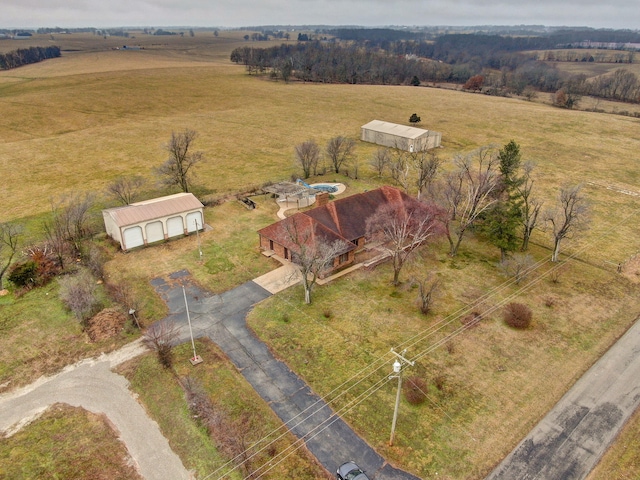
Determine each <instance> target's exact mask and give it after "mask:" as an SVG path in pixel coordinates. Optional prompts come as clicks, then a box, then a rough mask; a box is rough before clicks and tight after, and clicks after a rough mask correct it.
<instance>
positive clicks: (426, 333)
mask: <svg viewBox="0 0 640 480" xmlns="http://www.w3.org/2000/svg"><path fill="white" fill-rule="evenodd" d="M637 213H638V212H636V211H634V212H632V213H631V214H629V215H627V216H626V217H624V218H623V219H622V220H620V221H619V222H617V223H616V224H614V225H612V226H611V227H610V228H608V229H606V230H605V231H604V232H602V233H600V234H599V235H598V236H597V238H596V239H594V240H591V241H588V242H585V243H584V244H583V246H582V247H580V248H579V249H578V250H577V251H575V252H574V253H573V254H571V255H569V257H568V258H569V260H572V259H575V258H576V257H577V255H578V254H580V253H582V252H584V251H586V250H587V248H589V247H591V246H593V244H595V243H596V241H597V240H599V239H602V238H603V237H604V236H605V235H608V234H609V233H611V231H613V230H614V229H615V228H617V227H618V226H619V225H621V224H623V223H624V222H626V221H628V220H629V219H630V218H631V217H633V216H634V215H637ZM548 263H551V262H550V259H544V260H540V261H538V262H536V263H535V264H534V265H532V266H531V267H529V268H527V269H526V271H525V273H524V275H523V276H524V277H525V278H526V277H527V276H529V275H530V274H532V273H533V272H535V271H536V270H538V269H539V268H541V267H542V266H544V265H546V264H548ZM565 263H566V261H565V262H562V263H559V264H556V265H555V266H554V267H553V268H552V269H551V270H548V271H547V272H545V273H543V274H542V275H540V276H539V277H537V278H536V279H533V280H532V281H530V282H529V283H527V284H526V285H524V286H522V287H520V288H519V289H518V290H517V291H516V292H513V293H512V294H510V295H508V296H507V297H506V298H505V299H503V300H501V301H500V302H498V304H496V305H493V306H492V307H490V308H489V310H488V311H487V312H485V315H486V314H487V313H493V312H494V311H495V310H497V309H498V308H499V307H501V306H503V305H504V304H505V303H507V302H508V301H510V300H512V299H514V298H517V297H518V296H519V295H521V294H522V292H525V291H527V290H528V289H530V288H532V287H533V286H534V285H536V284H537V283H539V282H540V281H542V280H543V279H544V278H546V277H547V276H548V275H550V274H551V273H552V272H553V271H555V270H557V269H558V268H561V267H562V266H563V265H564V264H565ZM243 267H244V266H243ZM244 268H245V269H246V267H244ZM247 270H248V269H247ZM514 284H517V281H516V279H515V278H511V279H509V280H507V281H505V282H503V283H502V284H500V285H497V286H495V287H494V288H492V289H491V290H489V291H488V292H487V293H485V294H483V295H482V296H481V297H480V298H479V299H477V300H476V301H475V302H474V303H473V304H472V305H470V306H467V307H462V308H460V309H458V310H457V311H456V312H454V313H452V314H450V315H448V316H447V317H446V318H445V319H443V320H442V321H440V322H438V323H436V324H435V325H432V326H430V327H429V328H427V329H425V330H423V331H422V332H419V333H417V334H415V335H414V336H413V337H411V338H410V339H408V340H405V341H404V342H403V343H402V344H401V345H399V347H401V348H404V347H407V346H415V345H417V344H419V343H421V342H422V341H425V340H426V339H428V338H429V337H430V336H432V335H434V334H435V333H437V332H438V331H440V330H442V329H443V328H445V327H446V326H448V325H450V324H451V323H452V322H453V321H455V320H458V319H460V318H461V317H462V316H463V315H465V314H468V313H470V312H471V311H473V309H475V308H477V307H478V306H479V305H481V304H483V303H485V302H486V301H488V300H489V299H491V298H492V297H494V296H495V295H497V294H499V293H501V292H503V291H504V290H506V289H508V288H509V287H512V286H513V285H514ZM285 302H286V303H288V304H289V305H291V306H293V305H292V304H291V303H290V302H288V301H286V300H285ZM293 307H294V308H296V309H297V310H299V311H300V313H301V314H302V315H305V316H306V317H307V318H309V319H311V320H313V321H314V322H316V323H319V322H317V321H316V320H315V319H313V318H312V317H310V316H309V315H306V314H305V313H304V312H302V311H301V310H300V309H299V308H298V307H297V306H293ZM319 325H321V326H323V327H324V328H328V327H327V326H326V325H324V324H322V323H319ZM474 325H475V323H471V324H469V325H462V326H461V327H459V328H457V329H455V330H454V331H453V332H452V333H450V334H449V335H446V336H445V337H444V338H442V339H440V340H438V341H437V342H436V343H434V344H432V345H431V346H429V347H428V348H426V349H425V350H423V351H422V352H420V353H419V354H417V355H415V356H414V357H413V359H412V360H413V361H418V360H419V359H420V358H423V357H424V356H426V355H427V354H429V353H431V352H433V351H434V350H435V349H436V348H438V347H440V346H442V345H444V344H446V343H447V342H448V341H450V340H451V339H453V338H455V337H456V336H457V335H459V334H461V333H462V332H464V331H466V330H468V329H469V328H471V327H472V326H474ZM436 327H437V328H436ZM332 333H335V332H333V331H332ZM388 355H389V354H388V353H385V354H384V355H381V356H379V357H378V358H377V359H375V360H373V361H372V362H370V363H369V364H368V365H367V366H365V367H364V368H362V369H361V370H360V371H359V372H357V373H356V374H355V375H353V376H352V377H350V378H349V379H347V380H346V381H344V382H343V383H342V384H340V385H339V386H338V387H336V388H334V389H333V390H332V391H331V392H329V394H327V395H325V396H324V397H321V398H320V399H319V400H318V401H316V402H315V403H314V404H313V405H311V406H310V407H308V408H307V409H305V410H304V411H303V412H301V413H300V414H298V415H296V416H295V417H294V419H296V418H298V417H299V416H301V415H302V414H303V413H304V412H306V411H307V410H309V409H310V408H311V407H313V406H315V405H317V404H318V403H319V402H321V401H325V403H326V405H327V406H330V405H331V403H333V402H335V401H336V400H337V399H339V398H340V397H342V396H343V395H346V393H347V392H348V391H349V390H351V389H352V388H354V387H355V386H356V385H358V384H360V383H361V382H363V381H364V380H366V379H368V378H369V377H371V376H372V375H373V374H374V373H375V372H377V371H379V370H380V369H381V368H382V367H383V366H384V365H380V366H378V367H376V368H374V369H373V370H372V371H371V372H370V373H368V374H367V375H366V376H364V377H363V378H361V379H360V380H358V381H357V382H356V383H355V384H353V385H351V386H350V387H348V388H347V389H346V390H344V391H342V392H341V393H340V394H339V395H337V396H336V397H334V398H333V399H332V400H325V399H327V398H329V396H330V395H331V394H333V393H335V392H336V391H337V390H338V389H340V388H342V387H344V386H346V385H347V384H348V383H349V382H351V381H353V380H354V379H356V378H357V377H358V376H359V375H361V374H364V372H366V371H367V370H369V369H371V368H373V367H374V366H375V365H376V364H377V363H381V362H383V360H384V359H385V357H387V356H388ZM387 382H388V378H387V379H386V381H384V382H382V381H378V382H377V383H376V384H374V387H375V386H378V387H377V388H375V390H373V391H371V392H370V393H369V394H367V395H366V397H364V398H361V397H362V394H361V395H359V396H358V397H356V399H355V400H352V401H351V402H349V403H348V404H347V405H350V406H349V408H348V409H346V410H345V407H342V408H341V409H340V410H338V412H336V413H335V414H334V415H332V416H331V417H330V418H335V419H334V420H333V421H332V422H331V423H330V424H328V425H326V426H324V427H323V428H322V430H321V431H324V430H325V429H326V428H329V426H330V425H331V424H332V423H334V422H335V421H336V420H337V417H336V416H337V414H338V413H339V412H340V411H342V410H345V413H346V412H349V411H351V410H353V409H354V408H355V407H356V406H358V405H359V404H360V403H362V402H363V401H364V400H366V399H367V398H369V397H370V396H371V395H373V394H374V393H375V392H377V391H378V390H379V389H380V388H382V386H383V385H384V384H386V383H387ZM371 388H373V387H370V388H369V389H367V390H366V391H365V393H366V392H369V391H370V390H371ZM321 408H324V405H323V406H322V407H321ZM319 410H320V409H318V410H316V412H317V411H319ZM316 412H314V414H315V413H316ZM308 418H310V416H308V417H306V418H304V419H303V420H302V421H301V422H299V423H298V424H296V426H297V425H300V424H301V423H302V422H303V421H306V420H307V419H308ZM449 418H451V417H449ZM288 423H289V422H287V423H284V424H283V425H282V426H280V427H278V428H276V429H274V430H273V431H272V432H270V433H268V434H267V435H265V436H263V438H262V439H261V440H259V441H257V442H255V443H254V445H256V444H258V443H260V442H261V441H263V440H264V439H266V438H268V437H269V436H271V435H272V434H273V433H276V432H278V431H279V430H280V429H282V428H283V427H284V428H287V431H286V432H284V433H283V434H281V435H280V436H278V437H277V438H276V439H274V440H272V441H271V442H270V443H269V444H267V445H266V446H265V447H263V448H262V449H261V450H260V451H262V450H264V449H265V448H267V446H269V445H271V444H273V442H275V441H276V440H278V439H280V438H282V436H284V435H286V434H287V433H288V432H289V427H287V424H288ZM316 428H318V427H316ZM314 430H315V429H314ZM312 431H313V430H312ZM319 433H320V432H318V433H316V434H314V435H313V436H312V437H309V439H311V438H314V437H315V436H316V435H317V434H319ZM471 437H472V438H473V436H471ZM305 438H306V437H302V438H299V439H298V440H296V441H294V443H293V444H292V445H291V446H290V447H287V449H286V450H288V449H292V448H293V451H292V452H290V453H288V454H287V456H286V457H284V458H287V457H288V456H290V455H292V454H293V453H294V452H295V451H297V450H298V449H299V448H301V447H302V443H303V442H304V439H305ZM295 444H299V445H298V446H296V447H295V448H294V445H295ZM249 448H252V447H249ZM248 450H249V449H247V451H248ZM286 450H285V451H286ZM243 453H244V452H243ZM278 455H280V454H278ZM253 456H255V454H254V455H253ZM253 456H251V457H249V459H250V458H253ZM237 458H238V457H236V458H235V459H237ZM274 458H277V456H276V457H274ZM284 458H283V459H282V460H280V461H279V462H277V463H276V464H275V465H272V466H270V467H269V469H267V470H266V471H264V472H262V473H261V474H260V475H261V476H262V475H264V474H265V473H266V472H268V471H269V470H271V469H272V468H274V467H275V466H276V465H278V464H279V463H281V462H282V461H284ZM235 459H232V460H230V461H229V462H227V463H225V465H224V466H226V465H228V464H229V463H230V462H233V461H234V460H235ZM245 461H246V460H245ZM242 463H244V462H242ZM242 463H241V464H238V465H236V466H235V467H234V468H233V469H235V468H238V467H239V466H240V465H242ZM224 466H222V467H220V468H218V469H217V470H215V471H214V472H212V473H211V474H209V475H207V476H206V477H204V478H203V480H205V479H208V478H210V477H211V476H212V475H213V474H215V473H217V472H219V471H220V470H221V469H222V468H224ZM260 468H262V467H259V469H260ZM233 469H232V470H233ZM259 469H258V470H259ZM258 470H256V471H258Z"/></svg>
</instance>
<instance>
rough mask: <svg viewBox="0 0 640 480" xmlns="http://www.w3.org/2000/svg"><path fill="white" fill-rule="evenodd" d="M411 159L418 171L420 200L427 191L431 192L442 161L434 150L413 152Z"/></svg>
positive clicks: (417, 185) (417, 183)
mask: <svg viewBox="0 0 640 480" xmlns="http://www.w3.org/2000/svg"><path fill="white" fill-rule="evenodd" d="M409 157H410V160H411V163H412V165H413V168H414V170H415V171H416V187H418V198H420V197H421V196H422V193H423V192H424V191H425V190H427V191H428V190H430V187H431V184H432V183H433V181H434V180H435V178H436V175H438V170H439V169H440V166H441V165H442V160H441V159H440V158H439V157H438V155H437V154H436V152H435V151H434V150H420V151H418V152H411V153H410V154H409Z"/></svg>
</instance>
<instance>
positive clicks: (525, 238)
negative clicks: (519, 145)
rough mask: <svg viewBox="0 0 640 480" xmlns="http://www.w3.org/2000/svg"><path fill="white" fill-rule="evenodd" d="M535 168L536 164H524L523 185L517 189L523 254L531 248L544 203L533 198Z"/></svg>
mask: <svg viewBox="0 0 640 480" xmlns="http://www.w3.org/2000/svg"><path fill="white" fill-rule="evenodd" d="M533 168H534V164H533V163H531V162H526V163H525V164H524V166H523V169H522V170H523V172H522V183H521V184H520V185H519V186H517V187H516V193H517V197H518V199H519V200H520V222H521V225H522V246H521V247H520V250H521V251H523V252H525V251H526V250H527V249H528V248H529V240H530V239H531V234H532V233H533V230H534V229H535V228H536V227H537V226H538V217H539V215H540V211H541V209H542V201H541V200H538V199H537V198H535V197H534V196H533V183H534V180H533V176H532V172H533Z"/></svg>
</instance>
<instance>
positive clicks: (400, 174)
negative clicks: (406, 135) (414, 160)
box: [389, 148, 411, 192]
mask: <svg viewBox="0 0 640 480" xmlns="http://www.w3.org/2000/svg"><path fill="white" fill-rule="evenodd" d="M389 170H390V171H391V178H393V180H394V181H395V182H396V185H399V186H401V187H402V188H403V190H404V191H405V192H408V191H409V182H410V174H411V162H410V161H409V153H408V152H405V151H404V150H401V149H399V148H396V149H394V150H393V153H392V154H391V163H390V164H389Z"/></svg>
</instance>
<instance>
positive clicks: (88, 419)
mask: <svg viewBox="0 0 640 480" xmlns="http://www.w3.org/2000/svg"><path fill="white" fill-rule="evenodd" d="M0 477H2V478H6V479H13V480H18V479H24V480H27V479H29V480H36V479H38V480H45V479H53V478H55V479H57V478H64V479H68V480H72V479H78V480H79V479H96V480H102V479H104V480H108V479H114V478H117V479H119V480H141V479H142V477H141V476H140V475H138V473H137V472H136V470H135V468H134V467H133V466H132V465H131V463H130V458H129V454H128V452H127V449H126V447H125V445H124V444H123V443H122V442H121V441H120V440H119V439H118V434H117V432H115V431H114V430H113V428H112V427H111V425H110V423H109V421H108V420H107V419H106V418H104V417H102V416H100V415H95V414H93V413H90V412H87V411H86V410H83V409H81V408H76V407H70V406H68V405H61V404H58V405H53V406H52V407H51V408H50V409H48V410H47V411H46V412H45V413H44V414H43V415H42V416H41V417H39V418H38V419H37V420H35V421H34V422H32V423H31V424H30V425H29V427H28V428H25V429H22V430H21V431H19V432H17V433H16V434H14V435H13V436H11V437H9V438H3V439H2V441H1V442H0Z"/></svg>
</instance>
